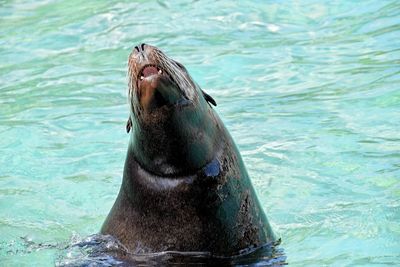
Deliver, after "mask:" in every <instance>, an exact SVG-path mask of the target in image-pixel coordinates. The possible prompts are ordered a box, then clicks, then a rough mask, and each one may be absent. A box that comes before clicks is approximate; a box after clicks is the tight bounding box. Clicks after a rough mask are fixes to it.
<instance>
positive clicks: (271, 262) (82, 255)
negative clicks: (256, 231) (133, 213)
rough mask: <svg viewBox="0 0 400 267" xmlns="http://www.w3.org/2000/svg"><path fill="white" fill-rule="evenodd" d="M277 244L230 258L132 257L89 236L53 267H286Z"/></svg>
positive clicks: (109, 240)
mask: <svg viewBox="0 0 400 267" xmlns="http://www.w3.org/2000/svg"><path fill="white" fill-rule="evenodd" d="M279 243H280V241H279V242H276V243H274V244H271V243H270V244H265V245H263V246H261V247H256V248H249V249H246V250H244V251H241V252H240V253H239V254H238V255H237V256H232V257H219V256H213V255H211V254H210V253H207V252H179V251H166V252H159V253H149V254H132V253H129V252H128V250H127V249H126V248H125V247H124V246H123V245H122V244H121V243H120V242H119V241H118V240H117V239H115V238H113V237H112V236H107V235H91V236H89V237H87V238H85V239H83V240H78V241H72V242H71V244H70V245H68V246H67V247H66V248H65V249H62V250H61V252H60V256H59V258H58V260H57V262H56V266H60V267H61V266H62V267H78V266H166V265H167V266H168V265H194V266H211V265H213V266H214V265H215V266H283V265H286V264H287V263H286V256H285V255H284V253H283V249H281V248H278V245H279Z"/></svg>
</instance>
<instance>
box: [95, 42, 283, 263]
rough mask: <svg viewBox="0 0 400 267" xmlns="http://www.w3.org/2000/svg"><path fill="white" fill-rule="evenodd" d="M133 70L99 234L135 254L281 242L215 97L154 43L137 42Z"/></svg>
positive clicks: (231, 249) (226, 251)
mask: <svg viewBox="0 0 400 267" xmlns="http://www.w3.org/2000/svg"><path fill="white" fill-rule="evenodd" d="M128 69H129V70H128V79H129V86H128V88H129V89H128V95H129V96H128V98H129V104H130V109H131V114H130V117H129V119H128V123H127V131H128V132H130V131H131V128H132V131H131V138H130V142H129V146H128V151H127V156H126V161H125V167H124V175H123V181H122V185H121V189H120V192H119V195H118V197H117V199H116V201H115V203H114V206H113V207H112V209H111V211H110V213H109V215H108V217H107V219H106V220H105V222H104V224H103V226H102V229H101V233H102V234H110V235H112V236H114V237H116V238H117V239H118V240H119V241H120V242H121V243H122V244H124V245H125V246H126V247H127V248H128V249H129V251H131V252H132V253H152V252H160V251H184V252H189V251H191V252H193V251H198V252H199V251H202V252H209V253H211V254H212V255H217V256H231V255H236V254H238V253H239V252H240V251H242V250H243V249H247V248H249V247H257V246H260V245H263V244H265V243H268V242H271V241H273V240H275V238H274V234H273V232H272V230H271V227H270V225H269V223H268V221H267V218H266V216H265V214H264V212H263V209H262V207H261V206H260V203H259V201H258V199H257V196H256V194H255V192H254V189H253V187H252V184H251V182H250V179H249V177H248V174H247V171H246V168H245V166H244V163H243V161H242V158H241V156H240V153H239V151H238V149H237V147H236V145H235V144H234V142H233V140H232V137H231V136H230V134H229V133H228V131H227V129H226V128H225V126H224V124H223V123H222V121H221V120H220V118H219V117H218V115H217V113H216V112H215V111H214V109H213V108H212V105H214V106H215V105H216V102H215V101H214V99H213V98H212V97H211V96H210V95H208V94H206V93H205V92H204V91H202V90H201V89H200V87H199V86H198V85H197V84H196V83H195V82H194V81H193V79H192V78H191V76H190V75H189V73H188V71H187V70H186V68H185V67H184V66H183V65H182V64H180V63H178V62H177V61H175V60H173V59H171V58H169V57H167V56H166V55H165V54H164V53H163V52H161V51H160V50H159V49H158V48H156V47H154V46H150V45H147V44H141V45H139V46H136V47H135V48H134V49H133V51H132V53H131V54H130V56H129V60H128Z"/></svg>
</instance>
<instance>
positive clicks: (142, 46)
mask: <svg viewBox="0 0 400 267" xmlns="http://www.w3.org/2000/svg"><path fill="white" fill-rule="evenodd" d="M145 45H146V44H145V43H142V44H141V45H140V47H141V48H142V51H144V46H145Z"/></svg>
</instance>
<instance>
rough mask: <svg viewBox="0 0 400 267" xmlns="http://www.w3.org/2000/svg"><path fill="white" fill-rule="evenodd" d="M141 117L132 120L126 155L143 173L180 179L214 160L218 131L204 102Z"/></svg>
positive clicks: (164, 109) (211, 111) (163, 109)
mask: <svg viewBox="0 0 400 267" xmlns="http://www.w3.org/2000/svg"><path fill="white" fill-rule="evenodd" d="M204 114H206V115H204ZM142 116H143V117H141V118H137V117H135V118H133V120H132V122H133V125H132V126H133V131H132V135H131V141H130V149H129V151H128V153H130V154H131V156H132V157H134V159H135V160H136V161H137V162H138V163H139V164H140V165H141V167H142V168H143V169H145V170H147V171H149V172H151V173H154V174H157V175H162V176H171V177H176V176H183V175H189V174H193V173H195V172H197V171H198V170H199V169H201V168H202V167H204V166H205V165H206V164H207V163H209V162H210V161H212V160H213V158H214V157H215V153H216V150H217V149H216V147H218V141H220V140H219V139H218V138H216V135H217V134H218V128H217V127H216V125H217V124H216V123H215V120H216V118H215V114H214V112H213V110H212V108H211V107H209V105H208V104H207V103H205V101H204V100H203V101H200V103H193V104H191V105H188V106H185V107H179V106H177V107H172V108H168V107H165V108H161V109H159V110H158V111H157V112H153V113H150V114H147V116H146V115H142Z"/></svg>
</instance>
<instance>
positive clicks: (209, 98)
mask: <svg viewBox="0 0 400 267" xmlns="http://www.w3.org/2000/svg"><path fill="white" fill-rule="evenodd" d="M201 92H202V93H203V96H204V99H205V100H206V101H207V102H208V103H210V104H212V105H213V106H215V107H216V106H217V102H215V100H214V98H212V97H211V96H210V95H209V94H207V93H206V92H204V91H203V90H201Z"/></svg>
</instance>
